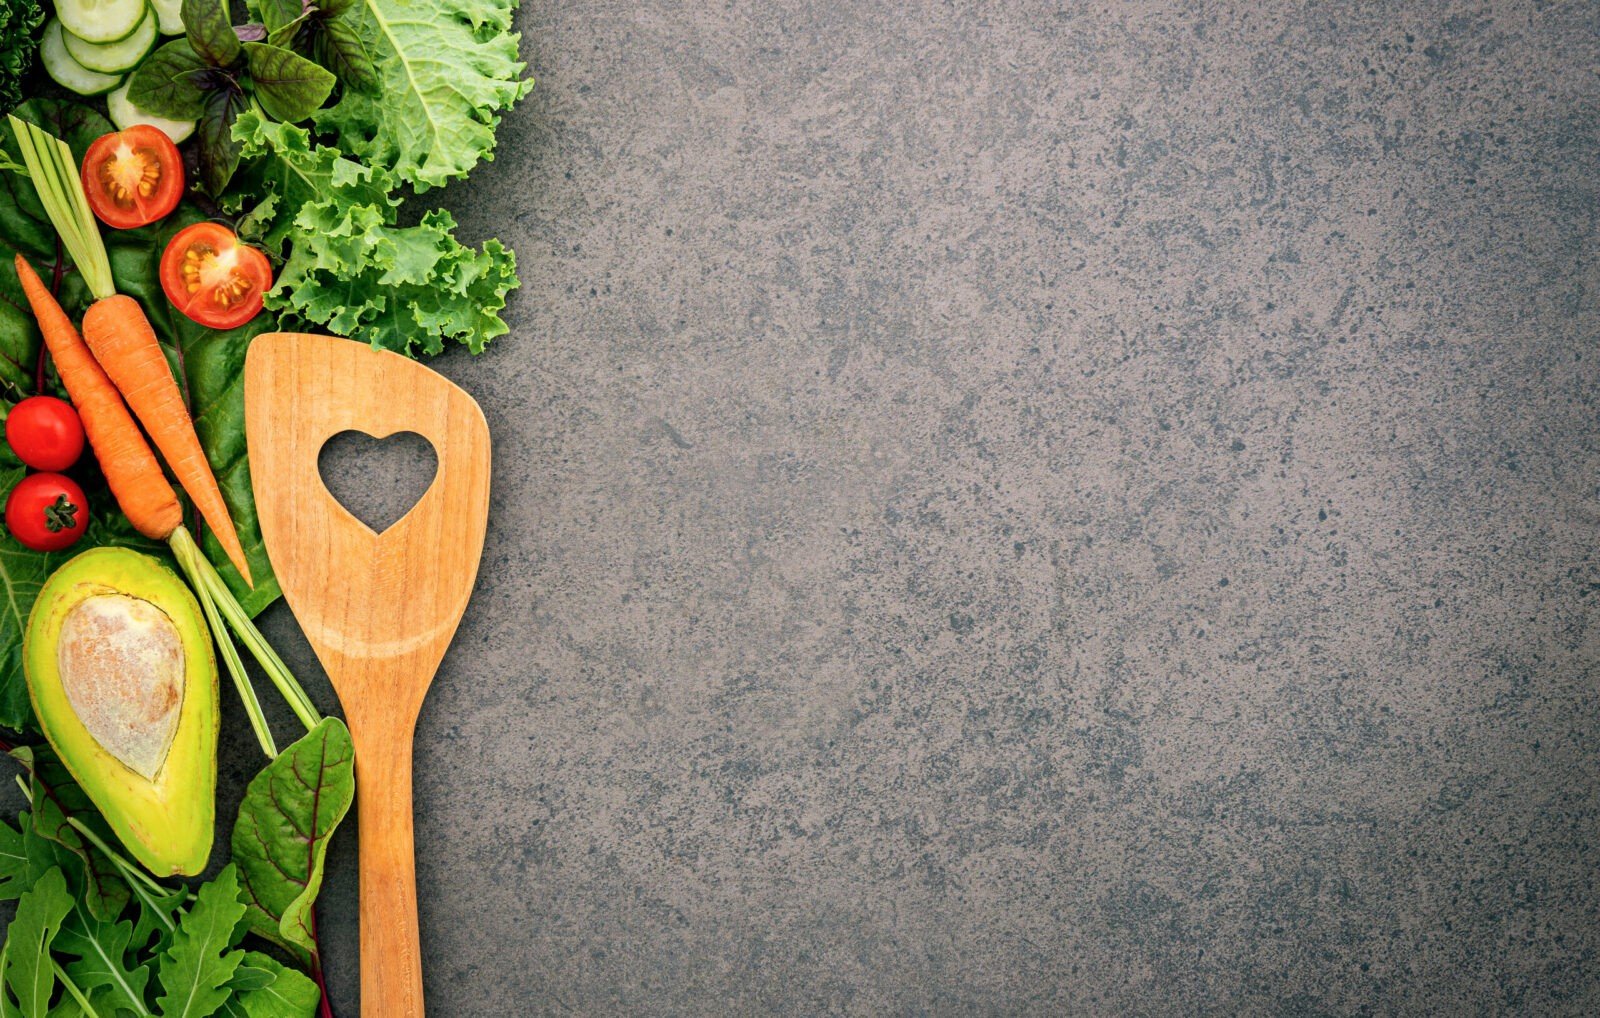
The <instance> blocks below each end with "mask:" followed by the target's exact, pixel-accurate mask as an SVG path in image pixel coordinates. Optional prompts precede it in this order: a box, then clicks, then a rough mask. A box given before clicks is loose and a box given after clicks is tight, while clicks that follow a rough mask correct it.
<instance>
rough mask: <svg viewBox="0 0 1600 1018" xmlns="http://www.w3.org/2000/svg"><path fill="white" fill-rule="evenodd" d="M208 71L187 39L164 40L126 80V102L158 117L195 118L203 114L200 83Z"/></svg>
mask: <svg viewBox="0 0 1600 1018" xmlns="http://www.w3.org/2000/svg"><path fill="white" fill-rule="evenodd" d="M229 31H230V32H231V31H232V29H229ZM208 70H209V65H208V64H207V63H206V62H205V60H204V59H203V58H202V57H201V56H200V54H198V53H196V52H195V51H194V47H193V46H191V45H190V44H189V41H188V40H187V39H174V40H172V41H171V42H168V43H163V44H162V46H161V48H160V49H158V50H156V51H155V52H154V53H152V54H150V55H149V56H148V57H145V59H144V63H142V64H140V65H139V69H138V70H136V71H134V72H133V76H132V77H130V78H129V79H128V101H129V102H131V103H133V104H134V105H135V106H137V107H139V109H141V110H144V111H145V112H147V113H153V114H155V115H156V116H158V117H169V118H171V119H173V120H198V119H199V118H200V116H201V114H203V113H205V108H206V89H204V88H202V87H201V86H200V82H201V80H202V76H203V75H204V74H205V73H206V72H207V71H208Z"/></svg>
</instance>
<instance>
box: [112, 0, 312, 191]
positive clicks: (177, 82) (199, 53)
mask: <svg viewBox="0 0 1600 1018" xmlns="http://www.w3.org/2000/svg"><path fill="white" fill-rule="evenodd" d="M183 24H184V33H185V34H184V38H182V39H174V40H173V41H171V42H169V43H167V44H165V45H164V46H162V47H161V48H160V49H158V50H156V51H155V52H154V53H152V54H151V55H150V56H149V57H148V58H147V59H146V60H145V61H144V63H142V64H140V65H139V69H138V70H136V71H135V72H134V73H133V76H132V78H131V79H130V81H129V84H128V99H129V100H130V101H131V102H132V103H133V104H134V105H135V106H137V107H138V108H139V109H142V110H145V111H147V112H149V113H153V114H155V115H156V116H160V117H170V118H172V119H174V120H198V121H199V123H198V125H197V126H196V131H195V137H196V139H197V141H198V152H197V154H198V158H199V167H200V183H201V185H202V186H203V187H204V188H205V190H206V192H207V193H208V194H210V195H211V196H212V197H214V198H215V197H220V196H221V195H222V193H223V191H224V190H225V189H226V188H227V186H228V182H229V181H231V180H232V179H233V174H234V171H235V170H236V169H237V168H238V165H239V143H238V141H237V140H236V139H235V138H234V136H233V122H234V120H235V119H237V118H238V116H239V114H240V113H241V112H243V111H244V110H246V109H248V108H250V106H251V105H252V104H255V105H257V106H259V107H260V108H261V109H262V110H263V111H265V112H266V113H267V115H269V116H271V117H274V118H275V119H278V120H287V121H295V120H303V119H305V118H306V117H309V116H310V115H311V114H312V113H313V112H315V111H316V110H317V108H318V107H320V106H321V105H322V104H323V103H324V102H326V101H327V99H328V96H329V95H331V94H332V93H333V87H334V85H335V83H336V82H337V80H338V79H336V78H335V77H334V74H333V72H332V71H329V70H328V69H327V68H325V67H323V66H321V65H320V64H318V63H316V62H315V61H313V60H310V59H308V58H306V57H304V56H301V55H300V54H299V53H296V52H295V51H294V50H293V49H290V48H287V47H286V46H284V45H280V44H279V43H275V42H273V41H271V38H270V36H269V37H268V40H267V41H257V40H256V39H254V38H253V36H254V35H255V34H256V33H253V32H250V31H243V32H242V34H243V35H244V36H245V37H246V38H243V39H241V31H240V30H236V29H235V28H234V26H233V22H232V20H231V19H230V18H229V16H228V8H227V5H226V4H225V3H224V2H223V0H183ZM283 38H284V39H285V40H286V39H287V38H288V37H283Z"/></svg>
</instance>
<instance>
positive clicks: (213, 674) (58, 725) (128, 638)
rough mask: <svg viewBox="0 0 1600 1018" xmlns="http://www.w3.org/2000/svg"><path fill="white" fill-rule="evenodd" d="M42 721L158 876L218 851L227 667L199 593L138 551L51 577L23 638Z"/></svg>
mask: <svg viewBox="0 0 1600 1018" xmlns="http://www.w3.org/2000/svg"><path fill="white" fill-rule="evenodd" d="M23 663H24V668H25V671H26V673H27V677H28V692H29V694H30V696H31V697H32V699H33V708H34V713H35V714H37V715H38V718H39V725H40V727H41V728H43V729H44V734H45V737H46V738H47V739H49V740H50V745H51V746H52V747H54V749H55V751H56V753H57V754H58V755H59V756H60V757H61V760H62V763H64V764H65V765H66V767H67V769H68V770H69V771H71V772H72V776H73V777H74V778H75V779H76V780H77V781H78V783H79V784H80V785H82V786H83V790H84V791H85V792H86V793H88V795H89V798H90V799H92V800H93V801H94V804H95V806H96V807H98V808H99V810H100V812H101V813H102V814H103V815H104V816H105V818H106V822H107V823H109V824H110V825H111V829H112V830H113V831H115V832H116V834H117V836H118V837H119V838H120V839H121V840H122V843H123V845H124V846H126V847H127V849H128V851H129V852H130V853H131V854H132V855H133V857H134V858H136V859H138V860H139V862H140V863H142V864H143V865H144V866H146V867H147V868H148V869H149V870H150V871H151V872H153V873H155V874H157V875H159V876H171V875H175V874H185V875H192V874H195V873H198V872H200V870H201V869H203V868H204V867H205V864H206V860H207V858H208V857H209V856H210V854H211V840H212V828H213V824H214V820H215V817H216V787H217V722H218V710H217V666H216V661H215V659H214V658H213V656H212V651H211V637H210V634H209V633H208V632H207V630H206V625H205V619H204V616H203V615H202V614H201V613H200V606H199V605H198V604H196V603H195V600H194V595H193V594H191V593H190V592H189V589H188V588H187V587H186V586H184V585H183V582H182V581H181V580H179V579H178V577H177V576H176V575H175V574H173V572H172V571H171V570H170V569H168V568H167V567H166V566H164V565H162V564H161V563H160V562H159V561H157V560H156V559H154V558H151V557H150V556H148V555H144V554H141V553H139V552H136V551H132V550H130V549H127V548H95V549H92V550H90V551H86V552H84V553H83V554H81V555H79V556H77V557H76V558H74V559H72V560H71V561H70V562H68V563H66V564H65V565H63V566H62V567H61V568H60V569H57V570H56V571H55V573H53V574H52V575H51V577H50V579H49V580H47V581H46V582H45V585H44V587H43V589H42V590H41V591H40V592H39V597H38V599H37V600H36V601H35V602H34V607H33V612H32V614H31V615H29V617H28V629H27V633H26V636H25V637H24V643H23Z"/></svg>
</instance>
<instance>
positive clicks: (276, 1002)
mask: <svg viewBox="0 0 1600 1018" xmlns="http://www.w3.org/2000/svg"><path fill="white" fill-rule="evenodd" d="M247 974H248V975H247ZM241 976H245V977H246V978H245V979H243V980H241V978H240V977H241ZM232 985H233V994H234V995H233V996H232V997H230V998H229V999H228V1002H227V1003H225V1004H223V1005H222V1010H221V1011H219V1012H218V1014H222V1015H226V1016H228V1018H311V1015H313V1014H314V1013H315V1012H316V1010H317V1004H318V1002H320V1001H321V1000H322V993H321V991H319V990H318V989H317V984H316V983H314V982H312V981H311V980H310V979H308V978H307V977H306V976H305V975H303V974H301V973H300V972H297V971H295V970H294V969H292V968H289V967H288V966H287V965H281V964H279V963H278V961H277V960H276V959H274V958H269V957H268V956H266V955H264V954H260V953H258V952H256V951H247V952H246V953H245V956H244V964H243V965H241V966H240V967H239V972H238V973H237V974H236V975H235V977H234V981H233V984H232Z"/></svg>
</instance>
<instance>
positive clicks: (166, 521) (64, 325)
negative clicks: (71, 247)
mask: <svg viewBox="0 0 1600 1018" xmlns="http://www.w3.org/2000/svg"><path fill="white" fill-rule="evenodd" d="M16 266H17V278H18V279H20V280H22V290H23V292H24V293H26V294H27V295H28V303H29V304H31V305H33V314H34V317H35V318H37V319H38V320H39V331H40V332H41V333H43V334H44V342H45V346H47V347H49V348H50V356H51V357H52V358H54V359H55V362H56V373H57V374H59V375H60V376H61V383H62V384H63V385H65V386H66V387H67V395H69V396H71V397H72V405H73V406H75V407H77V408H78V416H79V417H80V418H81V419H82V420H83V431H84V434H86V435H87V436H88V437H89V445H90V446H91V447H92V448H93V449H94V456H95V459H97V460H99V461H100V469H101V471H102V472H104V474H105V475H106V483H107V484H109V485H110V486H111V493H112V494H113V495H115V496H116V497H117V504H118V505H120V506H121V507H122V511H123V512H124V513H125V514H126V515H127V517H128V521H129V522H130V523H132V524H133V526H134V529H135V530H137V531H139V533H141V534H143V535H144V536H146V537H150V538H155V539H156V540H161V541H164V540H166V539H167V538H168V537H170V536H172V533H173V531H175V530H177V529H178V527H179V526H180V525H181V524H182V523H183V510H182V509H181V508H180V507H179V505H178V495H177V493H176V492H174V491H173V490H172V485H171V484H169V483H167V476H166V475H165V474H163V473H162V472H161V464H159V463H157V462H156V457H155V454H154V453H152V452H151V451H150V446H149V444H148V443H147V442H145V440H144V435H142V434H140V432H139V426H138V425H137V424H135V423H133V418H132V417H131V416H129V414H128V408H127V407H126V406H124V405H123V403H122V397H121V396H120V395H118V393H117V388H116V386H114V385H112V384H111V379H109V378H107V377H106V373H105V372H104V371H102V370H101V368H100V365H99V364H97V363H96V362H95V359H94V355H93V354H91V353H90V352H89V348H88V347H87V346H85V345H84V343H83V339H82V338H80V337H79V335H78V330H77V329H75V328H73V327H72V319H70V318H68V317H67V313H66V312H65V311H63V310H61V305H60V304H58V303H56V299H55V298H54V297H53V296H51V295H50V291H49V290H48V289H46V288H45V285H44V283H43V281H41V280H40V279H39V277H38V275H37V274H35V273H34V271H33V266H31V265H29V264H28V260H27V259H26V258H24V257H22V256H21V255H17V258H16Z"/></svg>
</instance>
